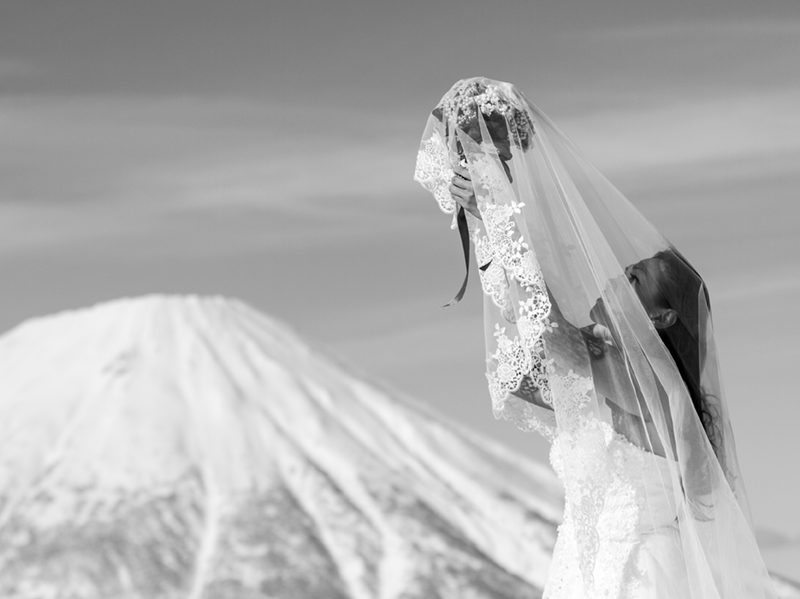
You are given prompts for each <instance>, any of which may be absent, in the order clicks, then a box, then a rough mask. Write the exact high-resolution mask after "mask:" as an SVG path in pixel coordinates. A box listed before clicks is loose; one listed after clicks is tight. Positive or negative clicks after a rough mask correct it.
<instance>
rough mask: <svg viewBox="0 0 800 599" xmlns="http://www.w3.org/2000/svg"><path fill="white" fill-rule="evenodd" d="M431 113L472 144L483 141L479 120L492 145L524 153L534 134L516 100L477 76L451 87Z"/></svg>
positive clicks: (528, 117) (527, 117)
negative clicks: (472, 142) (456, 129)
mask: <svg viewBox="0 0 800 599" xmlns="http://www.w3.org/2000/svg"><path fill="white" fill-rule="evenodd" d="M432 114H433V116H435V117H436V118H437V119H439V120H440V121H441V122H442V123H445V125H446V126H456V127H458V128H459V129H461V130H462V131H464V132H465V133H466V134H467V135H469V136H470V137H471V138H472V139H473V140H474V141H475V142H476V143H481V141H484V140H482V139H481V128H480V118H481V117H482V119H483V122H484V124H485V125H486V129H487V130H488V132H489V136H490V137H491V141H492V142H494V143H495V144H497V143H502V142H508V143H510V144H511V145H515V146H518V147H520V148H522V149H523V150H527V149H528V148H529V147H530V144H531V137H532V136H533V133H534V129H533V123H532V122H531V119H530V116H529V115H528V113H527V111H526V110H525V109H524V108H523V107H521V106H520V105H518V100H516V99H515V98H513V97H511V96H510V95H509V93H507V92H506V90H504V89H502V88H501V87H499V86H498V85H496V84H492V83H486V82H484V81H482V80H481V78H479V77H478V78H473V79H467V80H463V81H460V82H458V83H457V84H456V85H454V86H453V88H452V89H451V92H450V93H449V94H448V96H447V97H446V98H443V99H442V102H440V103H439V104H438V105H437V106H436V108H434V109H433V112H432ZM478 115H480V117H479V116H478ZM486 141H488V140H486Z"/></svg>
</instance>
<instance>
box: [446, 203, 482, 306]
mask: <svg viewBox="0 0 800 599" xmlns="http://www.w3.org/2000/svg"><path fill="white" fill-rule="evenodd" d="M456 222H457V223H458V235H459V237H461V250H462V251H463V252H464V282H463V283H461V289H459V290H458V293H456V295H455V297H454V298H453V299H451V300H450V301H449V302H447V303H446V304H445V305H444V306H442V308H447V307H449V306H452V305H454V304H457V303H458V302H460V301H461V298H462V297H464V292H465V291H466V290H467V281H468V280H469V227H468V226H467V214H466V212H465V211H464V207H463V206H459V207H458V214H457V215H456ZM491 263H492V261H491V260H489V262H487V263H486V264H484V265H483V266H479V267H478V268H480V269H481V270H486V269H487V268H489V265H490V264H491Z"/></svg>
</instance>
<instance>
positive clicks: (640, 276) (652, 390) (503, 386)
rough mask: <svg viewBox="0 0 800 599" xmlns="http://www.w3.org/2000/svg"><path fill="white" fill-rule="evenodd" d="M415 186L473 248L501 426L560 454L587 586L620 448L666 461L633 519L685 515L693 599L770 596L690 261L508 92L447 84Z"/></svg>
mask: <svg viewBox="0 0 800 599" xmlns="http://www.w3.org/2000/svg"><path fill="white" fill-rule="evenodd" d="M456 163H460V164H461V165H462V166H465V167H466V168H467V169H468V171H469V173H470V177H471V180H472V182H473V185H474V187H475V195H476V199H477V208H478V212H479V214H480V216H479V217H478V216H476V215H473V214H471V213H469V212H465V211H464V210H463V208H460V207H459V206H458V205H457V204H456V203H455V201H454V200H453V198H452V196H451V195H450V193H449V185H450V180H451V177H452V176H453V165H454V164H456ZM414 178H415V180H417V181H418V182H419V183H420V184H421V185H422V186H423V187H425V189H427V190H428V191H429V192H431V193H432V194H433V195H434V197H435V199H436V200H437V202H438V204H439V206H440V208H441V209H442V210H443V211H444V212H445V213H448V214H452V215H453V219H454V227H455V226H459V228H460V229H461V232H462V234H463V236H464V239H465V242H466V243H467V244H468V245H471V246H472V247H473V249H474V255H475V258H476V260H477V263H478V266H479V268H478V275H479V277H480V282H481V287H482V289H483V291H484V325H485V339H486V368H487V370H486V378H487V383H488V389H489V395H490V397H491V401H492V409H493V412H494V415H495V416H496V417H497V418H504V419H508V420H510V421H511V422H513V423H514V424H515V425H516V426H517V427H519V428H521V429H523V430H530V431H537V432H539V433H541V434H542V435H544V436H545V437H547V438H548V439H549V440H550V441H551V460H552V459H553V453H552V452H553V451H557V453H558V455H557V457H558V459H559V460H561V461H560V462H559V464H560V466H561V467H563V468H565V469H568V470H569V472H568V473H567V476H568V477H571V479H572V480H574V481H575V486H576V489H577V490H576V491H575V492H576V493H577V494H578V495H579V496H580V498H581V501H585V502H588V503H587V505H588V507H587V509H586V510H583V512H582V516H581V519H580V520H579V523H580V526H579V527H578V529H577V532H576V535H577V536H576V543H577V544H578V546H579V549H580V552H581V563H582V564H583V566H582V570H581V572H582V574H583V576H584V577H586V578H587V579H591V578H592V577H593V576H595V575H596V574H597V572H596V571H595V569H594V568H595V566H597V563H596V561H597V556H598V555H599V551H600V549H599V545H600V543H601V539H600V536H601V535H600V533H598V530H599V529H600V528H601V527H602V526H603V525H604V523H603V522H601V521H599V520H598V518H599V516H598V514H599V513H601V510H599V509H597V505H596V503H597V501H602V499H598V497H599V496H598V495H597V494H596V493H594V492H595V490H597V489H599V488H601V487H602V486H603V485H608V484H611V482H610V479H608V477H610V476H611V474H609V472H610V471H609V470H608V468H607V467H605V466H604V465H603V463H602V461H608V460H614V459H622V458H619V456H617V457H615V455H616V454H612V453H609V452H610V449H609V448H610V447H612V445H614V443H616V444H617V445H619V444H620V443H621V444H623V445H624V446H625V447H632V448H635V449H636V451H635V452H628V453H625V456H631V455H641V456H643V460H644V461H643V462H642V463H641V467H642V468H646V464H648V463H649V462H647V461H646V460H647V459H650V458H654V459H658V460H659V463H660V464H663V468H662V469H660V470H659V471H658V476H659V480H658V482H657V483H656V484H652V483H650V484H648V485H647V486H646V487H645V488H644V490H643V492H644V497H643V498H640V499H639V500H637V502H636V504H635V509H636V511H637V514H636V517H637V518H638V519H640V520H647V519H651V520H653V521H655V520H657V519H658V518H659V517H660V513H659V511H660V510H662V507H661V506H663V505H664V504H665V502H667V503H668V504H669V505H670V506H672V508H673V509H674V511H675V512H676V513H677V519H676V522H675V526H677V529H678V532H679V536H680V546H681V548H682V551H681V555H682V559H683V561H684V566H685V571H686V574H687V576H688V581H689V587H690V588H691V592H692V595H691V597H692V598H697V599H700V598H702V599H711V598H724V599H732V598H747V599H756V598H767V597H774V596H775V594H774V590H773V587H772V585H771V582H770V579H769V576H768V573H767V570H766V568H765V566H764V563H763V560H762V558H761V556H760V553H759V550H758V547H757V545H756V541H755V538H754V535H753V532H752V525H751V521H750V515H749V507H748V504H747V498H746V494H745V489H744V486H743V484H742V479H741V476H740V472H739V464H738V461H737V457H736V449H735V446H734V439H733V433H732V429H731V424H730V420H729V417H728V410H727V406H726V402H725V396H724V393H723V389H722V385H721V382H720V378H719V371H718V365H717V351H716V347H715V344H714V333H713V323H712V316H711V304H710V299H709V292H708V289H707V287H706V285H705V283H704V282H703V280H702V278H701V277H700V276H699V274H698V273H697V271H696V270H695V269H694V268H693V267H692V266H691V264H690V263H689V262H688V261H687V260H686V258H685V257H684V256H683V255H682V254H681V253H680V252H679V251H678V250H677V249H676V248H674V247H673V246H672V245H671V244H670V243H669V242H668V241H667V240H666V239H665V238H664V237H663V236H662V235H661V234H659V232H658V231H657V230H656V229H655V228H654V227H653V225H651V224H650V223H649V222H648V221H647V220H646V219H645V218H644V217H643V216H642V215H641V214H640V213H639V212H638V211H637V210H636V209H635V208H634V207H633V206H632V204H631V203H630V202H629V201H628V200H627V199H626V198H625V197H624V196H623V195H622V194H621V193H620V192H619V191H618V190H617V189H616V188H615V187H614V186H613V185H612V184H611V183H610V182H609V181H608V180H607V179H606V178H605V177H604V176H603V175H602V174H601V173H600V172H599V171H598V170H597V169H596V168H595V167H594V166H593V165H592V164H590V163H589V162H588V161H587V160H586V158H584V157H583V155H582V154H581V152H580V151H579V150H578V149H577V148H576V147H575V145H574V144H573V143H572V142H571V141H570V140H569V139H568V138H567V137H566V136H565V135H564V134H563V133H562V132H561V131H560V130H559V129H558V128H557V127H556V126H555V125H554V124H553V123H552V122H551V121H550V120H549V119H548V118H547V117H546V116H545V115H544V114H543V113H542V112H541V111H540V110H539V109H538V108H536V106H534V105H533V104H532V103H531V102H530V101H528V100H527V98H526V97H525V96H524V95H523V94H522V93H521V92H520V91H519V90H518V89H517V88H516V87H514V86H513V85H511V84H509V83H505V82H499V81H494V80H491V79H485V78H481V77H479V78H472V79H466V80H461V81H458V82H457V83H456V84H455V85H453V87H452V88H451V89H450V90H449V91H448V92H447V93H446V94H445V95H444V97H443V98H442V100H441V101H440V102H439V104H438V105H437V106H436V108H435V109H434V110H433V112H432V113H431V115H430V116H429V118H428V122H427V125H426V127H425V130H424V134H423V137H422V141H421V144H420V149H419V154H418V158H417V163H416V170H415V175H414ZM467 236H468V239H467ZM646 277H647V278H649V282H648V284H649V285H650V288H651V289H655V290H656V291H657V294H658V304H659V306H661V307H663V308H668V310H665V311H664V312H663V313H662V314H661V315H662V316H663V318H664V321H663V322H661V324H662V325H663V326H660V325H659V321H658V320H657V319H654V318H653V313H652V312H650V311H649V310H648V307H647V306H646V305H645V303H644V300H643V299H642V298H641V297H640V294H639V293H637V289H639V287H638V286H639V285H643V284H644V283H645V281H644V279H645V278H646ZM462 291H463V290H462ZM577 447H579V448H580V449H581V451H580V452H574V451H573V452H572V453H569V452H567V451H566V449H567V448H571V449H573V450H574V449H575V448H577ZM567 455H580V456H582V457H581V458H580V459H578V460H577V461H576V460H573V461H570V459H568V458H565V456H567ZM592 456H595V457H592ZM654 456H657V458H655V457H654ZM593 459H594V460H596V461H592V460H593ZM624 459H626V460H630V459H631V458H630V457H624ZM632 467H635V466H632ZM603 477H607V479H603ZM567 491H568V492H569V489H567ZM640 491H642V490H641V489H640ZM593 493H594V495H593ZM593 501H594V502H595V505H592V502H593Z"/></svg>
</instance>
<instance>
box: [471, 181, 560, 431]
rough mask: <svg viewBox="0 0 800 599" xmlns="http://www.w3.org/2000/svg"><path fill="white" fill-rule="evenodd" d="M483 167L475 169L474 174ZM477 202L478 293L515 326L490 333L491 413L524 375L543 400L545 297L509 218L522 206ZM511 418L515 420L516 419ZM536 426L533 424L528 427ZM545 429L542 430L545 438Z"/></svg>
mask: <svg viewBox="0 0 800 599" xmlns="http://www.w3.org/2000/svg"><path fill="white" fill-rule="evenodd" d="M484 170H485V169H477V172H479V173H480V172H484ZM495 170H496V169H495ZM482 182H483V183H485V184H486V185H487V186H495V188H490V191H497V190H498V189H499V186H500V184H499V183H498V182H497V181H494V179H493V178H492V177H491V176H487V177H485V181H482ZM482 204H483V205H482V210H481V213H482V215H483V224H484V226H485V227H486V235H485V236H482V237H481V236H476V240H475V253H476V258H477V260H478V263H479V264H481V265H483V264H486V263H487V262H488V263H489V267H488V268H487V269H486V270H485V271H483V272H481V284H482V287H483V290H484V292H485V293H486V294H487V295H489V296H490V297H491V298H492V301H493V302H494V304H495V305H496V306H498V307H499V308H500V309H501V310H502V311H503V314H504V316H505V314H506V312H510V313H511V314H510V316H511V318H509V317H508V316H505V318H506V320H507V321H508V322H510V323H511V324H513V325H516V332H517V333H518V334H516V335H514V334H512V335H511V336H509V335H508V334H507V333H506V328H505V327H501V326H499V325H497V327H496V329H495V332H494V337H495V340H496V343H497V350H496V351H495V352H494V353H493V354H492V355H490V356H489V360H488V362H489V369H488V371H487V373H486V377H487V380H488V382H489V394H490V395H491V398H492V405H493V408H494V412H495V415H497V414H501V413H502V412H503V410H504V409H505V407H506V401H507V399H508V396H509V395H510V394H511V393H512V392H514V391H516V390H517V389H519V386H520V383H521V382H522V380H523V377H525V376H529V377H530V378H531V379H532V382H533V384H534V385H535V386H536V387H537V388H538V389H539V392H540V393H541V395H542V398H543V400H544V401H546V402H549V397H550V393H549V386H548V380H547V373H546V368H545V364H544V360H545V356H544V343H543V339H542V335H543V334H544V332H545V330H547V327H548V326H549V320H548V315H549V314H550V300H549V297H548V295H547V288H546V286H545V283H544V278H543V277H542V274H541V271H540V270H539V265H538V263H537V262H536V258H535V256H534V254H533V251H532V250H531V249H530V248H529V247H528V244H527V243H526V242H525V241H524V239H523V237H522V235H521V234H519V232H518V231H517V227H516V225H515V223H514V218H513V217H514V215H515V214H519V213H520V212H521V208H522V206H523V204H522V203H520V202H516V201H513V200H512V201H511V202H510V203H508V204H497V203H493V202H489V201H485V200H484V202H482ZM479 205H480V204H479ZM512 281H513V282H516V284H517V285H518V294H519V296H520V297H521V299H519V300H518V302H517V310H516V316H514V311H513V310H510V309H509V308H510V300H509V287H510V285H511V282H512ZM531 411H532V409H531ZM528 415H529V416H530V415H531V414H528ZM514 420H515V422H517V424H519V421H518V419H516V418H515V419H514ZM540 424H541V423H536V425H535V426H534V428H536V427H538V426H539V425H540ZM525 426H526V427H527V426H528V423H525ZM537 430H538V428H537ZM551 432H552V431H550V430H549V428H548V435H546V436H549V435H550V433H551Z"/></svg>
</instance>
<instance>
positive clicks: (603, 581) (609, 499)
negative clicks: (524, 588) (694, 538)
mask: <svg viewBox="0 0 800 599" xmlns="http://www.w3.org/2000/svg"><path fill="white" fill-rule="evenodd" d="M550 462H551V464H552V466H553V468H554V470H555V471H556V473H557V474H558V476H559V478H560V479H561V481H562V483H563V485H564V495H565V505H564V520H563V523H562V524H561V526H560V527H559V533H558V534H559V537H558V543H557V547H556V551H555V553H554V557H553V562H554V566H553V571H552V572H551V576H550V580H549V583H548V586H547V593H546V594H545V599H548V598H551V599H556V598H557V599H562V598H564V597H579V596H580V597H592V598H595V597H597V598H600V597H609V598H611V597H613V598H615V599H616V598H620V597H627V596H631V594H633V593H634V592H635V588H636V586H637V585H638V584H640V581H641V580H640V579H641V577H642V576H643V574H644V573H643V572H640V571H637V567H636V563H635V560H634V559H633V557H634V552H635V550H636V548H637V546H638V543H639V541H640V539H641V537H642V535H644V534H646V533H647V532H652V531H653V530H656V529H663V528H668V527H670V526H671V525H673V524H674V520H675V517H676V512H675V503H674V498H673V493H672V489H671V488H670V482H669V481H670V474H669V462H668V460H667V459H666V458H662V457H660V456H657V455H654V454H652V453H648V452H646V451H644V450H642V449H640V448H639V447H636V446H635V445H633V444H632V443H630V442H629V441H628V440H627V439H625V438H624V437H622V436H621V435H620V434H618V433H616V432H614V431H613V429H612V428H611V426H610V425H609V424H608V423H606V422H602V421H600V420H593V421H587V422H585V423H584V425H583V426H582V427H580V428H577V429H574V430H571V431H563V432H560V433H559V434H558V435H557V436H556V437H555V438H554V439H553V442H552V445H551V448H550ZM576 585H580V589H581V590H580V591H579V593H578V594H575V593H574V589H576ZM567 589H572V590H573V591H569V592H568V590H567ZM581 593H582V594H581Z"/></svg>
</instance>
